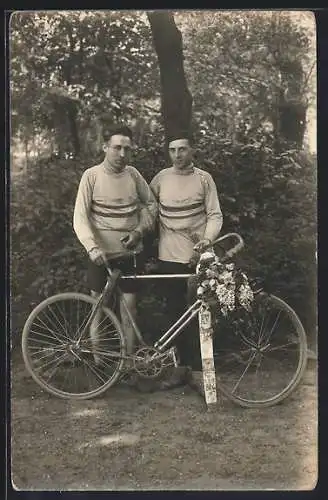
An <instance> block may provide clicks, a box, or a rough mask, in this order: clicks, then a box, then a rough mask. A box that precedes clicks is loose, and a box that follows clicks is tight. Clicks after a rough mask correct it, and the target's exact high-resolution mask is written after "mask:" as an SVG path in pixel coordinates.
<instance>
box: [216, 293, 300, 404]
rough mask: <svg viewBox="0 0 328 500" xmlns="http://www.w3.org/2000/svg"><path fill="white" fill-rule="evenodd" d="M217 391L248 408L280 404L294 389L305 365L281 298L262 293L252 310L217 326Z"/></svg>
mask: <svg viewBox="0 0 328 500" xmlns="http://www.w3.org/2000/svg"><path fill="white" fill-rule="evenodd" d="M213 348H214V363H215V370H216V376H217V381H218V389H219V390H222V392H223V393H224V394H225V395H226V396H227V397H228V398H229V399H231V400H232V401H234V402H235V403H237V404H239V405H240V406H244V407H248V408H261V407H268V406H272V405H274V404H277V403H279V402H281V401H283V400H284V399H285V398H287V396H289V395H290V393H291V392H292V391H293V390H294V389H295V388H296V387H297V386H298V384H299V382H300V380H301V378H302V375H303V373H304V370H305V368H306V361H307V341H306V334H305V331H304V328H303V326H302V324H301V321H300V320H299V318H298V316H297V314H296V313H295V311H294V310H293V309H292V308H291V307H290V306H289V305H288V304H286V302H284V301H283V300H281V299H279V298H278V297H276V296H274V295H268V294H266V293H264V292H261V293H259V294H258V295H256V296H255V298H254V303H253V306H252V310H251V311H250V312H247V311H246V310H244V309H243V310H239V311H237V313H236V316H235V317H234V319H233V320H232V321H231V320H230V319H229V318H221V317H220V319H219V320H218V322H217V327H216V331H215V333H214V339H213Z"/></svg>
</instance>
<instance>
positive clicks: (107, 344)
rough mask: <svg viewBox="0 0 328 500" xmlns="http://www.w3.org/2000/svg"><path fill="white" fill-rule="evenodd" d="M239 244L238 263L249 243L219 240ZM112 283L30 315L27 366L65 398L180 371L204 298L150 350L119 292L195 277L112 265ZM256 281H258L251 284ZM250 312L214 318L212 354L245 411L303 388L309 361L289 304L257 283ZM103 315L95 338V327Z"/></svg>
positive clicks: (48, 302) (222, 387) (229, 393)
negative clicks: (128, 330) (129, 333)
mask: <svg viewBox="0 0 328 500" xmlns="http://www.w3.org/2000/svg"><path fill="white" fill-rule="evenodd" d="M231 239H234V240H236V241H237V243H236V244H235V245H234V246H232V247H231V248H230V249H229V250H227V251H226V250H225V251H224V255H223V256H221V257H220V259H221V261H222V262H223V261H231V259H232V257H233V256H234V255H235V254H237V253H238V252H239V251H240V250H241V249H242V248H243V246H244V242H243V239H242V237H241V236H240V235H239V234H237V233H228V234H226V235H224V236H222V237H220V238H218V239H217V240H216V241H215V242H214V243H212V248H214V250H215V251H216V249H217V248H219V247H218V246H220V252H221V254H222V242H223V241H224V240H226V241H231ZM106 268H107V272H108V279H107V282H106V285H105V287H104V289H103V291H102V293H101V294H100V296H99V297H98V298H93V297H91V296H88V295H86V294H83V293H78V292H66V293H59V294H56V295H53V296H51V297H49V298H46V299H45V300H43V301H42V302H41V303H40V304H39V305H37V306H36V307H35V308H34V310H33V311H32V312H31V313H30V315H29V317H28V319H27V321H26V323H25V326H24V328H23V333H22V354H23V358H24V362H25V366H26V369H27V370H28V372H29V374H30V375H31V376H32V378H33V379H34V381H35V382H36V383H37V384H38V385H39V386H40V387H41V388H42V389H44V390H45V391H47V392H49V393H50V394H52V395H54V396H57V397H60V398H70V399H76V400H78V399H81V400H82V399H88V398H93V397H96V396H99V395H101V394H102V393H104V392H105V391H107V390H108V389H109V388H110V387H112V386H114V384H116V383H118V382H119V381H120V380H121V379H122V378H123V377H124V376H126V374H127V373H134V374H136V375H137V376H138V377H141V378H145V379H151V378H160V377H161V376H162V375H163V373H164V370H165V369H166V367H170V366H178V364H179V360H178V355H177V351H176V348H175V347H174V345H173V344H174V340H175V339H176V337H177V336H178V335H180V334H181V332H182V331H183V330H184V328H185V327H186V326H187V325H188V324H189V323H190V321H192V320H193V318H195V317H196V316H197V315H198V314H199V312H200V311H201V310H202V308H204V307H207V304H204V300H202V299H200V298H197V296H196V297H195V300H194V301H193V302H192V303H191V305H190V306H188V307H187V308H186V311H185V312H184V313H183V314H182V315H181V317H179V318H178V319H177V321H176V322H175V323H174V324H173V325H172V326H170V327H169V328H168V330H167V331H166V332H165V333H164V334H162V335H160V337H159V338H158V339H157V340H156V341H155V342H154V343H152V345H149V343H147V342H145V340H144V337H143V335H142V332H141V331H140V330H139V328H138V325H137V324H136V322H135V320H134V318H133V316H132V314H131V312H130V310H129V308H128V306H127V304H126V302H125V301H124V296H123V294H122V292H121V289H120V282H121V280H124V279H130V280H131V279H133V280H150V279H151V280H161V279H170V278H171V279H174V278H180V279H181V278H185V279H192V278H194V277H195V275H193V274H174V275H173V274H171V275H170V274H168V275H167V274H166V275H163V274H137V273H136V272H135V273H134V274H132V275H128V276H123V275H121V273H120V272H118V271H117V270H116V269H111V268H110V266H109V265H107V266H106ZM251 284H252V283H251ZM252 286H253V295H254V300H253V303H252V307H251V310H245V309H240V310H238V311H237V313H236V314H235V315H234V317H233V321H232V320H231V318H230V317H229V315H228V316H227V317H223V316H222V315H218V317H213V318H212V323H213V325H214V327H213V332H214V333H213V353H214V366H215V376H216V381H217V384H216V385H217V389H218V390H219V391H222V393H223V394H224V395H225V396H226V397H227V398H229V399H230V400H232V401H233V402H234V403H237V404H239V405H240V406H243V407H249V408H257V407H268V406H272V405H274V404H277V403H279V402H281V401H283V400H284V399H285V398H287V397H288V396H289V395H290V394H291V393H292V391H294V390H295V389H296V387H297V386H298V385H299V383H300V381H301V379H302V376H303V374H304V370H305V368H306V363H307V340H306V334H305V331H304V328H303V326H302V323H301V321H300V319H299V317H298V316H297V314H296V312H295V311H294V310H293V309H292V308H291V307H290V306H289V305H288V304H287V303H286V302H285V301H284V300H282V299H280V298H279V297H277V296H275V295H273V294H271V293H268V292H266V291H265V289H264V288H263V287H262V286H261V285H256V283H255V284H252ZM114 296H115V297H116V298H117V297H119V298H120V300H121V301H122V303H123V307H124V308H125V311H126V314H127V315H128V317H129V319H130V322H131V325H132V326H133V329H134V331H135V335H136V337H137V339H138V345H137V348H136V350H135V351H134V352H133V354H128V353H127V341H126V336H125V333H124V331H123V329H122V325H121V322H120V320H119V319H118V317H117V315H116V314H115V312H114V311H113V309H112V308H110V307H109V306H108V303H109V302H110V300H109V299H110V298H111V297H114ZM96 317H98V318H99V317H100V320H98V323H97V330H96V331H97V335H96V337H94V336H92V335H91V334H90V326H91V324H92V322H93V321H95V318H96Z"/></svg>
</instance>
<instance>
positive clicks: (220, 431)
mask: <svg viewBox="0 0 328 500" xmlns="http://www.w3.org/2000/svg"><path fill="white" fill-rule="evenodd" d="M310 363H311V364H310ZM11 401H12V414H11V429H12V480H13V483H14V485H15V487H16V488H18V489H22V490H35V489H36V490H53V489H54V490H91V491H92V490H172V489H173V490H235V489H278V490H279V489H291V490H298V489H312V488H313V487H314V486H315V483H316V479H317V385H316V363H315V361H313V360H312V361H310V362H309V366H308V369H307V371H306V373H305V377H304V379H303V381H302V383H301V385H300V386H299V388H298V389H297V390H296V391H295V392H294V393H293V394H292V395H291V396H290V397H289V398H288V399H287V400H286V401H285V402H284V403H282V404H280V405H277V406H274V407H272V408H267V409H263V410H256V409H252V410H247V409H243V408H240V407H238V406H236V405H234V404H233V403H231V402H229V401H228V400H226V399H220V400H219V403H218V407H217V411H215V412H207V409H206V406H205V402H204V400H203V399H202V398H201V396H199V395H198V394H197V393H195V392H194V391H193V390H192V389H191V388H189V387H181V388H177V389H174V390H169V391H165V392H164V391H158V392H155V393H153V394H143V393H139V392H137V391H136V390H134V389H133V388H127V387H123V386H116V387H114V388H112V389H110V390H109V391H107V393H105V394H104V395H103V396H102V397H100V398H97V399H94V400H89V401H68V400H62V399H56V398H54V397H52V396H50V395H48V394H47V393H45V392H43V391H42V390H41V389H40V388H39V387H38V386H37V385H36V384H35V382H34V381H33V380H32V379H31V378H30V377H29V375H28V374H27V372H26V370H25V367H24V364H23V361H22V358H21V355H20V351H19V350H17V351H16V350H15V352H14V354H13V356H12V392H11Z"/></svg>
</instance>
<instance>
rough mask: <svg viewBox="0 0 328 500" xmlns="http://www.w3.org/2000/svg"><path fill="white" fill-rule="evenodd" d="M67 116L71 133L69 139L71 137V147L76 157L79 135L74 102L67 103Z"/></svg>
mask: <svg viewBox="0 0 328 500" xmlns="http://www.w3.org/2000/svg"><path fill="white" fill-rule="evenodd" d="M67 116H68V123H69V128H70V132H71V137H72V145H73V151H74V153H75V155H76V156H78V155H79V154H80V149H81V145H80V139H79V133H78V127H77V119H76V117H77V106H76V104H75V102H73V101H70V102H69V103H68V108H67Z"/></svg>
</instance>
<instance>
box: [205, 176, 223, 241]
mask: <svg viewBox="0 0 328 500" xmlns="http://www.w3.org/2000/svg"><path fill="white" fill-rule="evenodd" d="M205 210H206V214H207V223H206V228H205V232H204V239H208V240H210V241H214V240H215V239H216V238H217V237H218V236H219V234H220V231H221V228H222V224H223V216H222V211H221V207H220V202H219V197H218V193H217V189H216V185H215V182H214V180H213V178H212V176H211V175H208V176H206V183H205Z"/></svg>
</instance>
